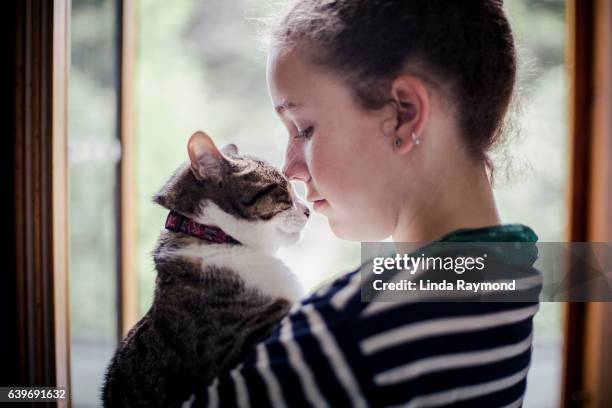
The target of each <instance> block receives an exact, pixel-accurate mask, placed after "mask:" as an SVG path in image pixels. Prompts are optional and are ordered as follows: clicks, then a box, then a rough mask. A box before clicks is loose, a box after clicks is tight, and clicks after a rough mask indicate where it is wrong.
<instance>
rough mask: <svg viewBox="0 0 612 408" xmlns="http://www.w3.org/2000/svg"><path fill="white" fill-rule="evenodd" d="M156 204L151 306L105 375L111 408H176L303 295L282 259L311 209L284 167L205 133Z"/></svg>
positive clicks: (250, 345)
mask: <svg viewBox="0 0 612 408" xmlns="http://www.w3.org/2000/svg"><path fill="white" fill-rule="evenodd" d="M187 150H188V153H189V159H190V160H189V161H188V162H186V163H185V164H184V165H183V166H181V167H180V168H179V169H178V170H177V171H176V172H175V174H174V175H173V176H172V177H171V178H170V180H169V181H168V182H167V183H166V184H165V186H164V187H163V188H162V189H161V191H160V192H159V193H158V194H156V195H155V197H154V202H156V203H157V204H159V205H161V206H163V207H165V208H166V209H168V210H169V215H168V218H167V220H166V229H165V230H163V231H162V232H161V235H160V237H159V241H158V243H157V246H156V248H155V250H154V251H153V259H154V263H155V269H156V271H157V278H156V283H155V294H154V300H153V304H152V306H151V308H150V309H149V311H148V312H147V313H146V315H145V316H144V317H143V318H142V319H141V320H140V321H139V322H138V323H137V324H136V325H135V326H134V327H133V328H132V329H131V330H130V331H129V333H128V334H127V336H126V337H125V338H124V339H123V340H122V341H121V344H120V345H119V347H118V349H117V351H116V353H115V355H114V357H113V359H112V360H111V362H110V365H109V367H108V369H107V372H106V377H105V383H104V385H103V389H102V402H103V404H104V406H106V407H119V406H120V407H145V406H146V407H155V406H159V407H161V406H163V407H172V406H179V405H180V404H181V402H182V401H183V400H185V399H188V398H189V397H190V395H191V394H192V393H193V392H194V390H195V389H202V388H204V387H205V386H206V385H207V384H209V383H210V382H211V381H212V380H213V379H214V378H215V377H216V376H217V375H218V374H219V373H220V372H222V371H224V370H228V369H231V368H232V367H234V366H235V365H237V364H238V363H240V362H241V361H242V360H243V359H244V358H245V357H246V356H245V355H246V353H247V352H248V351H250V350H251V349H252V348H253V346H254V345H255V344H256V343H258V342H259V341H261V340H262V339H264V338H266V337H268V336H269V335H271V334H272V331H273V329H274V326H275V324H277V323H278V322H279V320H280V319H281V318H282V317H283V316H284V315H285V314H286V313H287V312H288V310H289V308H290V307H291V306H292V304H294V303H295V302H296V301H298V300H299V299H300V297H301V296H302V295H303V290H302V288H301V286H300V285H299V283H298V281H297V280H296V277H295V275H293V274H292V273H291V271H290V270H289V269H288V268H287V266H285V264H283V263H282V261H280V260H279V259H278V258H276V257H275V256H274V252H275V251H276V250H277V249H278V248H279V247H280V246H282V245H291V244H293V243H295V242H296V241H298V239H299V237H300V233H301V230H302V228H303V227H304V225H305V224H306V221H307V219H308V216H309V214H310V213H309V210H308V208H307V207H306V205H305V204H304V202H303V201H302V200H300V199H299V198H298V197H297V196H296V195H295V193H294V191H293V190H292V187H291V184H290V183H289V182H288V181H287V179H286V178H285V177H284V176H283V175H282V173H281V172H280V171H279V170H278V169H276V168H275V167H273V166H271V165H269V164H267V163H265V162H263V161H261V160H258V159H255V158H252V157H249V156H244V155H239V154H238V149H237V148H236V146H235V145H233V144H230V145H227V146H225V147H224V148H223V149H221V150H219V149H218V148H217V147H216V146H215V143H214V142H213V141H212V139H211V138H210V137H209V136H208V135H207V134H205V133H204V132H196V133H195V134H193V136H191V138H190V139H189V143H188V149H187Z"/></svg>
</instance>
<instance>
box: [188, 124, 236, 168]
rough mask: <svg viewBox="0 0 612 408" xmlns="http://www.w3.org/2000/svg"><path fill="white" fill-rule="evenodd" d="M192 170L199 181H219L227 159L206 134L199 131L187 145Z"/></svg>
mask: <svg viewBox="0 0 612 408" xmlns="http://www.w3.org/2000/svg"><path fill="white" fill-rule="evenodd" d="M187 151H188V152H189V160H190V161H191V170H192V172H193V174H194V176H196V178H198V179H201V180H203V179H219V178H221V174H222V167H223V164H224V162H226V161H227V158H226V157H225V156H224V155H223V153H222V152H221V151H220V150H219V149H218V148H217V146H216V145H215V142H214V141H213V140H212V138H211V137H210V136H208V135H207V134H206V133H204V132H202V131H201V130H198V131H197V132H195V133H194V134H193V135H191V137H190V138H189V142H188V143H187Z"/></svg>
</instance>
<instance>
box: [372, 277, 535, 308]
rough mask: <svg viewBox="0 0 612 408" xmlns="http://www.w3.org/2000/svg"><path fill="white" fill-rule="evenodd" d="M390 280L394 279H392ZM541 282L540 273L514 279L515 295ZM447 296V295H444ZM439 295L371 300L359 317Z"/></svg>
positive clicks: (464, 296) (479, 293)
mask: <svg viewBox="0 0 612 408" xmlns="http://www.w3.org/2000/svg"><path fill="white" fill-rule="evenodd" d="M392 281H395V279H393V280H392ZM499 282H506V281H504V280H499ZM542 283H543V278H542V276H541V275H534V276H529V277H526V278H520V279H516V292H515V293H517V296H520V293H519V292H520V291H523V290H528V289H533V288H535V287H537V286H541V285H542ZM493 292H495V291H494V290H481V291H479V292H475V293H469V294H459V295H458V296H460V297H462V298H466V299H468V298H469V297H470V296H474V297H480V296H481V295H483V294H487V293H493ZM445 296H449V295H445ZM439 297H440V296H439V295H437V294H432V295H431V296H426V295H406V296H404V297H403V298H402V299H401V300H397V301H371V302H370V303H369V304H368V305H367V306H366V307H365V308H364V309H363V311H362V312H361V317H370V316H372V315H375V314H378V313H382V312H386V311H388V310H391V309H395V308H398V307H402V306H405V305H408V304H411V303H418V302H422V301H424V300H427V299H433V298H439Z"/></svg>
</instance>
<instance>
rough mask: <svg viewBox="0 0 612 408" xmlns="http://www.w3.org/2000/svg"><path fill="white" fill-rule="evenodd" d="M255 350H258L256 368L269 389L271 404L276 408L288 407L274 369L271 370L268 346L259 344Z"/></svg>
mask: <svg viewBox="0 0 612 408" xmlns="http://www.w3.org/2000/svg"><path fill="white" fill-rule="evenodd" d="M255 350H257V361H256V363H255V367H256V368H257V371H258V372H259V374H261V378H263V380H264V383H266V388H267V389H268V396H269V397H270V402H271V403H272V406H274V407H285V408H286V407H287V404H286V403H285V400H284V399H283V395H282V393H281V389H280V385H279V383H278V380H277V379H276V377H275V376H274V373H273V372H272V369H271V368H270V359H269V357H268V351H267V350H266V346H265V345H264V344H263V343H259V344H258V345H257V346H256V347H255Z"/></svg>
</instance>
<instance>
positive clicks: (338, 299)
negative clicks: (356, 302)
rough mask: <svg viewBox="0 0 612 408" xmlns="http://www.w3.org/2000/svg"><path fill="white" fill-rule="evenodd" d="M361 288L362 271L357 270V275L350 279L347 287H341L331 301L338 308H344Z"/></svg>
mask: <svg viewBox="0 0 612 408" xmlns="http://www.w3.org/2000/svg"><path fill="white" fill-rule="evenodd" d="M360 289H361V271H357V272H355V275H353V277H352V278H351V279H349V281H348V283H347V284H346V286H345V287H343V288H342V289H340V290H339V291H338V292H336V293H335V294H334V296H332V298H331V300H330V303H331V304H332V306H333V307H334V308H336V310H340V309H343V308H344V306H346V304H347V303H348V301H349V300H351V298H352V297H353V296H354V295H355V293H356V292H358V291H359V290H360Z"/></svg>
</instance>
